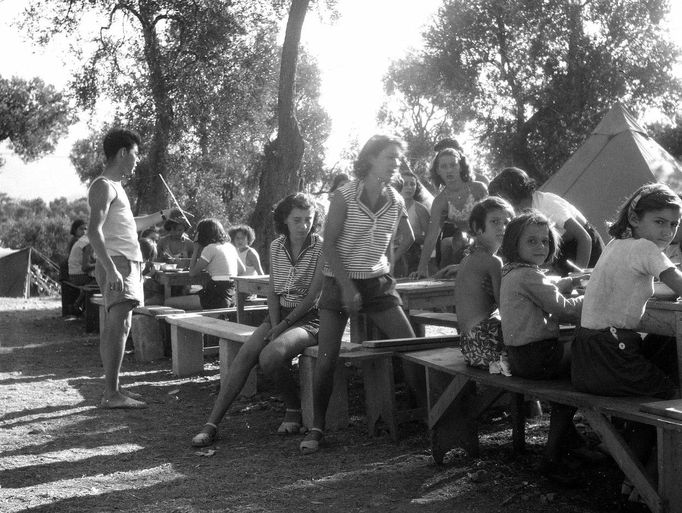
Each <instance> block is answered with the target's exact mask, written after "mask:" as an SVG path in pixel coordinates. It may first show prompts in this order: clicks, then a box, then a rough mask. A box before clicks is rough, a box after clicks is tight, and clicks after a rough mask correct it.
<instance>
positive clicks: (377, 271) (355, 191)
mask: <svg viewBox="0 0 682 513" xmlns="http://www.w3.org/2000/svg"><path fill="white" fill-rule="evenodd" d="M363 186H364V181H363V180H355V181H352V182H350V183H348V184H346V185H344V186H343V187H341V188H340V189H338V190H337V191H336V193H337V194H341V196H342V197H343V200H344V201H345V203H346V220H345V222H344V224H343V229H342V230H341V234H340V236H339V238H338V240H337V241H336V249H337V250H338V252H339V255H340V257H341V261H342V262H343V264H344V267H345V268H346V272H347V273H348V277H349V278H351V279H367V278H375V277H377V276H382V275H384V274H386V273H388V272H389V270H390V264H389V261H388V258H387V257H386V250H387V248H388V245H389V244H390V242H391V238H392V237H393V234H394V233H395V231H396V228H397V227H398V222H399V221H400V219H401V218H402V217H407V211H406V210H405V202H404V200H403V198H402V196H401V195H400V194H399V193H398V192H397V191H396V190H395V189H393V187H390V186H387V187H386V189H385V191H386V202H385V203H384V204H383V205H382V206H381V208H379V210H378V211H377V212H372V210H371V209H370V208H369V207H368V206H367V205H365V204H364V203H362V201H361V200H360V197H361V195H362V191H363ZM324 274H325V276H334V273H333V272H332V270H331V268H330V266H329V264H328V263H325V266H324Z"/></svg>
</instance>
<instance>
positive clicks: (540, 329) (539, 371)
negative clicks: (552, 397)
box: [500, 210, 583, 481]
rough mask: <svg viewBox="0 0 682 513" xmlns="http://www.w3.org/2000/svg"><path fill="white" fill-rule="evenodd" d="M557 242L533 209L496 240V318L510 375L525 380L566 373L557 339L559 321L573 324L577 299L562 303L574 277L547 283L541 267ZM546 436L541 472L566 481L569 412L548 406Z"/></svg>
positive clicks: (571, 431)
mask: <svg viewBox="0 0 682 513" xmlns="http://www.w3.org/2000/svg"><path fill="white" fill-rule="evenodd" d="M558 250H559V239H558V236H557V234H556V232H555V230H554V228H553V227H552V225H551V223H550V221H549V220H548V219H547V218H546V217H545V216H544V215H542V214H541V213H540V212H538V211H536V210H530V211H528V212H525V213H523V214H521V215H520V216H518V217H516V218H514V219H512V221H511V222H510V223H509V225H507V229H506V230H505V233H504V238H503V239H502V247H501V253H502V257H503V258H504V259H505V261H506V262H507V263H506V265H505V266H504V267H503V268H502V283H501V285H500V315H501V318H502V336H503V339H504V345H505V346H506V349H507V357H508V359H509V365H510V367H511V373H512V375H514V376H519V377H522V378H526V379H555V378H560V377H564V376H568V375H569V353H568V351H564V344H563V342H562V341H561V340H559V321H561V320H563V321H572V322H575V323H577V321H578V319H579V317H580V311H581V307H582V303H583V298H582V296H580V297H576V298H571V299H567V298H565V297H564V295H563V294H569V293H570V292H571V291H572V290H573V288H574V286H578V285H579V284H580V280H579V279H578V278H574V279H572V278H561V279H560V280H558V281H553V280H552V279H551V278H549V277H547V276H545V274H544V272H543V271H542V270H541V267H542V266H544V265H546V264H547V263H551V261H552V260H553V259H554V258H555V257H556V255H557V252H558ZM551 407H552V413H551V417H550V427H549V436H548V438H547V446H546V448H545V455H544V462H543V465H542V467H543V471H544V472H545V473H546V474H547V475H548V476H549V477H551V478H555V479H556V480H558V481H567V480H569V479H571V478H572V476H571V474H570V472H569V471H568V469H566V468H565V467H564V466H563V464H562V460H561V458H562V453H563V451H564V450H567V449H570V448H573V449H577V447H578V446H579V445H580V437H579V435H578V433H577V432H576V430H575V427H574V426H573V415H574V414H575V411H576V410H575V408H572V407H568V406H564V405H561V404H558V403H551Z"/></svg>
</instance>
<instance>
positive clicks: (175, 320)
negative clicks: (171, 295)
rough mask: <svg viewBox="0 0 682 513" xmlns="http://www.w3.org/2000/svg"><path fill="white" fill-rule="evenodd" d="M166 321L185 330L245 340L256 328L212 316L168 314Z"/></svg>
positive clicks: (228, 338) (240, 340)
mask: <svg viewBox="0 0 682 513" xmlns="http://www.w3.org/2000/svg"><path fill="white" fill-rule="evenodd" d="M166 322H168V323H169V324H171V325H173V326H178V327H180V328H184V329H186V330H191V331H196V332H198V333H203V334H204V335H213V336H215V337H218V338H224V339H227V340H234V341H238V342H246V341H247V340H248V338H249V337H250V336H251V335H252V334H253V332H254V331H255V330H256V328H255V327H254V326H246V325H244V324H238V323H236V322H230V321H224V320H222V319H214V318H212V317H204V316H197V317H185V316H182V315H181V316H174V315H170V316H168V317H167V318H166Z"/></svg>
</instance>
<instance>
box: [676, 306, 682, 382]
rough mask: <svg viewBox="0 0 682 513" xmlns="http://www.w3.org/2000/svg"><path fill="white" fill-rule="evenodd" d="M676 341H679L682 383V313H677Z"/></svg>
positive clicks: (678, 359)
mask: <svg viewBox="0 0 682 513" xmlns="http://www.w3.org/2000/svg"><path fill="white" fill-rule="evenodd" d="M675 339H676V341H677V373H678V376H679V378H680V383H682V312H675Z"/></svg>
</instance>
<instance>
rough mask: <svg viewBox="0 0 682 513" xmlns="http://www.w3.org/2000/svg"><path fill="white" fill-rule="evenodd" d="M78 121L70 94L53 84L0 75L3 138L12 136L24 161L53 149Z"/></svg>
mask: <svg viewBox="0 0 682 513" xmlns="http://www.w3.org/2000/svg"><path fill="white" fill-rule="evenodd" d="M74 121H75V117H74V115H73V114H72V108H71V106H70V105H69V101H68V99H67V97H66V95H65V94H64V93H62V92H60V91H57V90H56V89H55V88H54V87H53V86H51V85H49V84H45V83H44V82H43V81H42V80H41V79H39V78H33V79H31V80H24V79H21V78H17V77H13V78H11V79H5V78H2V77H0V142H2V141H5V140H9V142H10V144H11V147H12V149H13V150H14V151H15V152H16V153H17V154H18V155H19V156H21V158H22V159H23V160H24V161H30V160H35V159H38V158H40V157H42V156H44V155H46V154H48V153H51V152H53V151H54V149H55V145H56V144H57V141H58V140H59V138H60V137H61V136H63V135H65V134H66V132H67V130H68V128H69V126H70V125H71V124H72V123H73V122H74ZM0 165H2V162H0Z"/></svg>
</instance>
